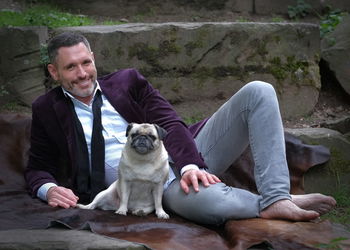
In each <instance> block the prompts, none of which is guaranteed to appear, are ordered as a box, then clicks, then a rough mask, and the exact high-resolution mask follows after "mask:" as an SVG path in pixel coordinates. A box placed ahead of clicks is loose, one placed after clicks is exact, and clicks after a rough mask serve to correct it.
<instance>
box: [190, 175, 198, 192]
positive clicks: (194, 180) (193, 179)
mask: <svg viewBox="0 0 350 250" xmlns="http://www.w3.org/2000/svg"><path fill="white" fill-rule="evenodd" d="M191 183H192V186H193V189H194V191H196V192H199V184H198V177H197V175H195V174H192V175H191Z"/></svg>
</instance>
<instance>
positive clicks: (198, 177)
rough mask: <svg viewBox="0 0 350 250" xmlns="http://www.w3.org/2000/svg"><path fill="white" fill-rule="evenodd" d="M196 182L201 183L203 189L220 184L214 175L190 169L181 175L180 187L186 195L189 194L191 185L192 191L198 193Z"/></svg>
mask: <svg viewBox="0 0 350 250" xmlns="http://www.w3.org/2000/svg"><path fill="white" fill-rule="evenodd" d="M198 181H201V182H202V184H203V186H205V187H208V186H209V185H210V184H215V183H218V182H221V180H220V179H219V178H218V177H217V176H216V175H213V174H210V173H208V172H206V171H203V170H196V169H191V170H187V171H186V172H185V173H184V174H183V175H182V178H181V180H180V186H181V188H182V190H183V191H184V192H185V193H186V194H188V193H189V192H190V186H191V185H192V186H193V189H194V191H196V192H199V184H198Z"/></svg>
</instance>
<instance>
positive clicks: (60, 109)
mask: <svg viewBox="0 0 350 250" xmlns="http://www.w3.org/2000/svg"><path fill="white" fill-rule="evenodd" d="M69 105H70V103H69V100H68V99H67V98H66V97H65V96H64V95H63V93H62V95H59V96H58V98H57V99H56V102H55V103H54V104H53V109H54V110H55V113H56V117H57V120H58V122H59V124H60V126H61V128H62V130H63V132H64V135H65V137H66V141H67V144H68V151H69V156H70V157H71V161H72V165H75V164H73V163H74V162H75V160H76V159H75V154H74V152H75V149H74V148H75V147H74V144H75V142H74V141H75V140H74V136H75V134H74V127H73V114H72V109H71V108H70V107H69Z"/></svg>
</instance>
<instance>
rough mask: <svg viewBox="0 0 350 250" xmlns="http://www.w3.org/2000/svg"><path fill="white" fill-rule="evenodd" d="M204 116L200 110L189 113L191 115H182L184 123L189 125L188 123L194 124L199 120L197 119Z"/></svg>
mask: <svg viewBox="0 0 350 250" xmlns="http://www.w3.org/2000/svg"><path fill="white" fill-rule="evenodd" d="M204 117H205V116H204V114H202V113H200V112H197V113H195V114H193V115H191V116H188V117H184V118H183V121H184V122H185V123H186V124H188V125H190V124H194V123H196V122H199V121H201V120H203V119H204Z"/></svg>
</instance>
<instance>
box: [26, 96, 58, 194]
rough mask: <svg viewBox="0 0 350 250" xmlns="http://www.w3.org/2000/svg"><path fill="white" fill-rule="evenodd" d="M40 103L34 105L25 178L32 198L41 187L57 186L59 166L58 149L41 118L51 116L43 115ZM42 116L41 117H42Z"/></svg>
mask: <svg viewBox="0 0 350 250" xmlns="http://www.w3.org/2000/svg"><path fill="white" fill-rule="evenodd" d="M39 106H40V105H38V103H33V105H32V126H31V138H30V140H31V146H30V149H29V159H28V165H27V169H26V170H25V173H24V177H25V179H26V182H27V184H28V187H29V191H30V193H31V194H32V196H33V197H34V196H36V194H37V191H38V189H39V188H40V187H41V185H43V184H45V183H48V182H53V183H56V184H57V181H56V179H55V178H54V175H55V172H56V171H57V164H58V155H59V154H58V149H57V148H56V147H55V145H54V144H53V143H52V142H51V141H50V139H49V136H48V134H47V130H46V129H45V126H44V124H43V120H42V119H41V116H50V114H47V113H46V114H42V113H41V112H40V111H39V110H40V107H39ZM40 114H41V115H40Z"/></svg>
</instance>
